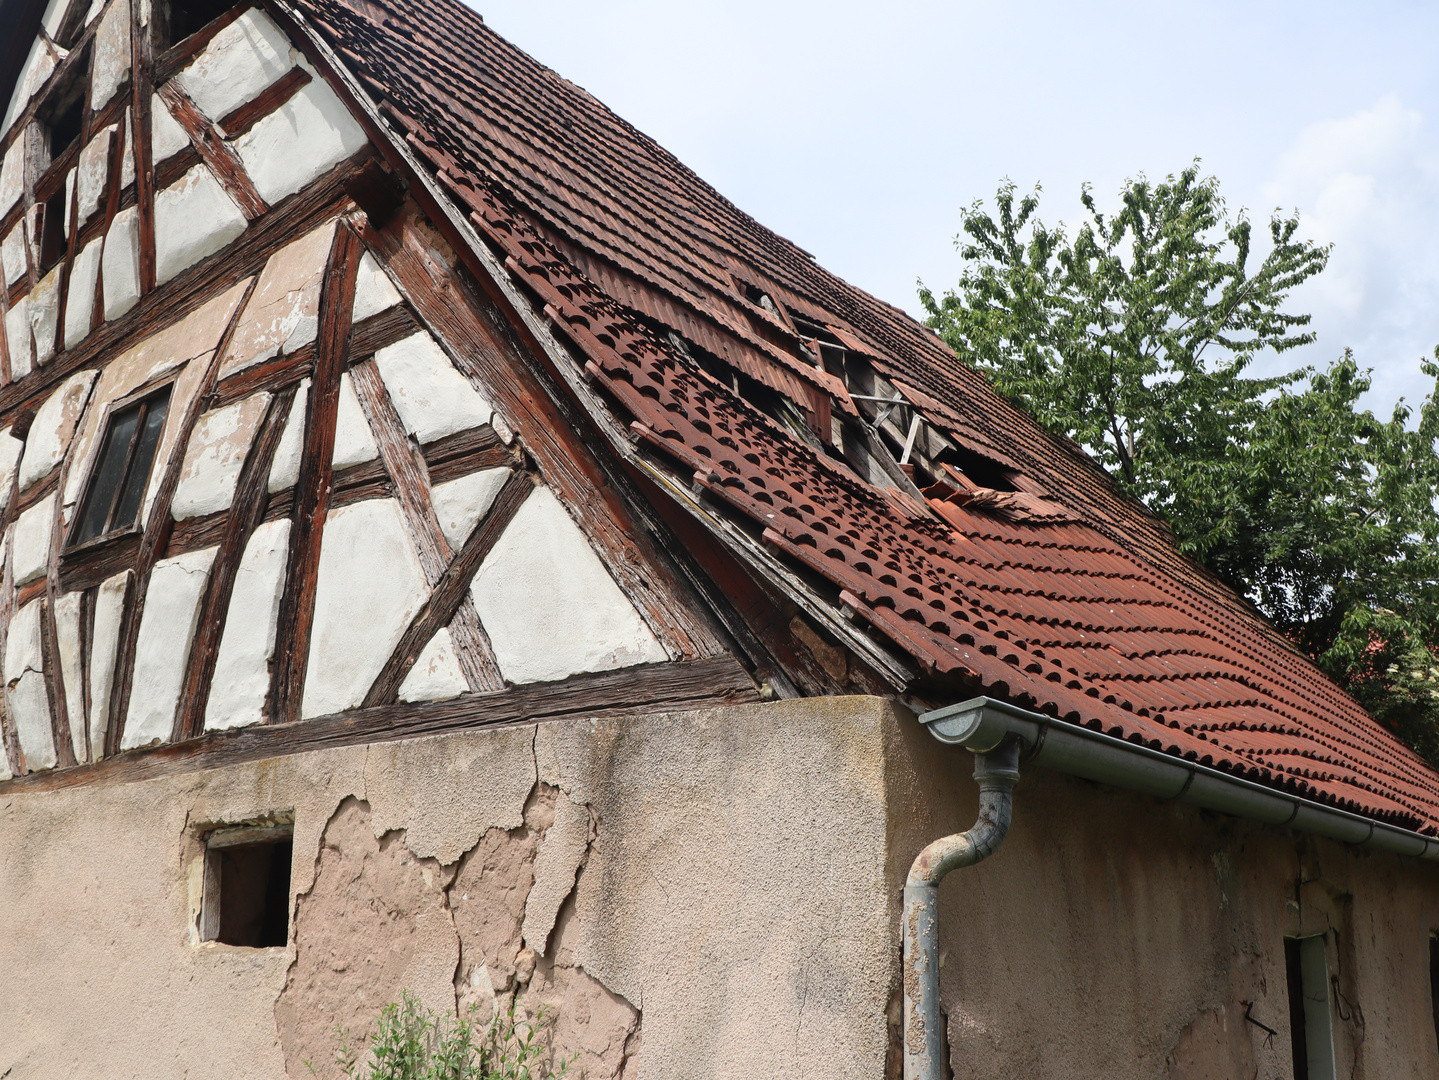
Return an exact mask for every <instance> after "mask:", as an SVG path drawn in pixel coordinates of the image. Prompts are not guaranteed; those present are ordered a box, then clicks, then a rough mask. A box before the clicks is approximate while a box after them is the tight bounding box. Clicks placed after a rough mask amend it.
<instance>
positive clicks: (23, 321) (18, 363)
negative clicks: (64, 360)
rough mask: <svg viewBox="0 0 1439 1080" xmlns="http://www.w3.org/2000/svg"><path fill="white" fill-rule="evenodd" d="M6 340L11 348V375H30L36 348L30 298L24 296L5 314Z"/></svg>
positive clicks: (18, 376) (21, 376) (19, 376)
mask: <svg viewBox="0 0 1439 1080" xmlns="http://www.w3.org/2000/svg"><path fill="white" fill-rule="evenodd" d="M5 340H6V342H7V343H8V344H9V346H10V374H11V375H12V376H13V377H14V378H17V379H19V378H23V377H24V376H26V375H29V374H30V372H31V371H32V370H33V368H34V366H35V347H34V343H33V342H32V341H31V340H30V298H29V297H28V296H22V297H21V298H20V299H19V301H18V302H17V303H16V304H15V305H14V306H13V307H11V308H10V310H9V311H7V312H6V313H5Z"/></svg>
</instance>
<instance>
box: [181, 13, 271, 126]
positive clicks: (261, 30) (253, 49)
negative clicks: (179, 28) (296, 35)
mask: <svg viewBox="0 0 1439 1080" xmlns="http://www.w3.org/2000/svg"><path fill="white" fill-rule="evenodd" d="M294 66H295V61H294V54H293V52H292V51H291V48H290V39H289V38H287V37H286V36H285V34H284V32H283V31H282V30H281V29H280V28H279V27H278V26H276V25H275V24H274V22H273V21H272V20H271V19H270V17H269V16H268V15H266V14H264V13H263V12H260V11H256V10H255V9H254V8H251V9H250V10H249V11H247V12H245V14H243V15H241V16H240V17H239V18H238V19H236V20H235V21H234V22H232V23H231V24H230V25H229V26H227V27H225V28H224V29H223V30H221V31H220V32H219V33H218V34H216V35H215V36H214V38H212V39H211V41H210V44H209V45H207V46H205V51H204V52H202V53H201V54H200V55H199V56H197V57H196V58H195V60H194V62H193V63H191V64H190V66H189V67H187V68H186V69H185V70H184V71H183V72H181V73H180V76H179V81H180V85H181V86H183V87H184V88H185V92H186V93H188V94H189V95H190V97H191V98H192V99H193V100H194V102H195V104H196V105H198V106H199V107H200V111H201V112H202V113H204V114H205V115H206V116H208V117H209V118H210V119H211V120H220V119H221V118H223V117H224V116H225V115H226V114H227V113H230V112H233V111H234V110H235V109H237V108H239V107H240V106H241V105H243V104H245V102H247V101H251V100H253V99H254V98H255V97H256V95H258V94H259V93H260V91H262V90H264V89H265V88H266V87H267V86H269V85H270V84H271V83H273V82H275V81H276V80H278V79H279V78H280V77H281V76H282V75H284V74H285V73H286V72H287V71H289V70H290V69H291V68H292V67H294Z"/></svg>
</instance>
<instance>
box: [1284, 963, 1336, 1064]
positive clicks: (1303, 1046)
mask: <svg viewBox="0 0 1439 1080" xmlns="http://www.w3.org/2000/svg"><path fill="white" fill-rule="evenodd" d="M1324 940H1325V939H1324V937H1323V936H1322V935H1321V936H1318V937H1306V938H1285V939H1284V969H1285V975H1286V976H1287V981H1288V983H1289V1038H1290V1050H1291V1053H1292V1055H1293V1061H1294V1080H1336V1078H1335V1074H1334V1029H1333V1019H1332V1013H1331V1011H1330V1007H1329V958H1328V954H1327V952H1326V950H1325V945H1324Z"/></svg>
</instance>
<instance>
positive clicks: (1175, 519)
mask: <svg viewBox="0 0 1439 1080" xmlns="http://www.w3.org/2000/svg"><path fill="white" fill-rule="evenodd" d="M1080 201H1081V204H1082V206H1083V210H1084V215H1083V218H1082V221H1081V224H1080V225H1079V227H1078V228H1077V229H1076V230H1075V231H1074V233H1073V236H1072V237H1071V236H1070V234H1069V233H1068V231H1067V230H1066V229H1065V227H1064V226H1062V225H1060V226H1056V227H1053V228H1051V227H1048V226H1046V225H1045V224H1044V223H1043V222H1042V221H1040V220H1039V218H1038V217H1037V216H1036V215H1037V211H1038V208H1039V195H1038V190H1037V189H1036V192H1034V193H1031V194H1027V195H1024V196H1023V197H1019V196H1018V195H1017V191H1016V189H1015V186H1014V185H1013V184H1010V183H1005V184H1004V185H1003V186H1001V187H1000V189H999V192H998V194H997V196H996V198H995V210H996V213H995V214H994V216H991V215H990V214H989V213H988V212H986V210H985V208H984V206H983V204H982V203H979V202H976V203H975V204H974V205H973V206H971V207H970V208H969V209H968V210H967V211H966V212H965V214H964V219H963V227H964V233H963V234H962V235H961V237H960V238H959V239H958V240H957V241H956V246H957V247H958V248H959V250H960V252H961V255H962V256H963V258H964V260H965V264H966V265H965V269H964V272H963V275H962V277H961V279H960V282H959V287H958V288H957V289H955V290H952V291H950V292H947V293H945V294H944V296H942V297H936V296H935V295H934V294H933V293H932V292H931V291H929V290H928V289H925V288H923V287H921V290H920V297H921V300H922V302H923V303H924V305H925V308H926V310H927V311H928V313H929V324H930V326H932V327H933V328H934V329H936V330H938V331H939V332H940V333H941V334H942V335H943V336H944V338H945V340H946V341H948V342H949V344H950V345H951V346H952V347H953V348H954V350H955V351H956V353H957V354H958V355H959V356H960V357H961V358H962V359H963V360H965V361H967V362H970V363H972V364H974V365H976V366H977V367H979V368H980V369H981V370H983V371H984V372H985V373H986V374H987V375H988V376H989V377H990V379H991V380H992V381H993V382H994V384H995V386H996V387H997V388H998V389H999V390H1000V391H1001V392H1002V393H1004V394H1005V395H1006V396H1008V397H1009V398H1010V399H1011V400H1013V401H1015V402H1016V403H1018V404H1020V405H1022V406H1024V407H1026V408H1027V409H1029V410H1030V411H1031V412H1032V413H1033V414H1034V415H1035V416H1036V417H1038V418H1039V420H1040V421H1041V422H1043V423H1044V424H1045V425H1047V426H1048V427H1049V428H1051V429H1052V430H1054V431H1056V432H1059V433H1061V434H1064V435H1067V436H1069V437H1071V438H1073V439H1075V440H1076V441H1077V442H1079V443H1080V444H1081V445H1083V446H1084V447H1085V448H1086V449H1088V450H1089V451H1090V453H1092V454H1093V455H1094V456H1095V457H1096V458H1097V459H1098V460H1099V461H1100V463H1101V464H1103V465H1104V466H1105V467H1106V468H1107V469H1108V470H1109V472H1110V474H1111V475H1112V476H1113V477H1114V479H1115V482H1116V483H1117V484H1118V486H1119V487H1120V488H1121V489H1123V490H1124V491H1126V492H1128V493H1129V494H1131V495H1133V496H1135V497H1136V498H1139V499H1141V500H1142V501H1143V502H1145V503H1146V504H1147V505H1148V506H1149V507H1150V508H1151V509H1152V510H1153V511H1154V512H1155V513H1157V514H1158V515H1160V516H1161V517H1163V518H1164V519H1165V520H1166V521H1167V522H1168V523H1169V524H1170V526H1171V528H1172V529H1173V531H1174V535H1175V538H1176V540H1177V541H1178V543H1179V545H1180V547H1181V549H1182V550H1184V551H1185V552H1186V553H1187V554H1189V555H1190V556H1192V557H1193V558H1194V559H1196V560H1197V561H1199V562H1200V563H1202V564H1203V565H1205V566H1207V567H1208V568H1209V569H1210V570H1212V571H1213V572H1214V573H1215V574H1217V575H1218V576H1219V577H1221V578H1222V579H1224V580H1225V581H1226V582H1228V583H1229V584H1230V585H1231V586H1233V587H1234V588H1235V590H1236V591H1238V592H1239V593H1240V594H1241V595H1243V596H1245V597H1247V598H1248V599H1249V600H1250V601H1251V602H1253V603H1254V604H1255V605H1256V606H1257V607H1258V608H1259V609H1260V610H1261V611H1263V612H1264V613H1265V614H1266V615H1267V616H1268V617H1269V618H1270V619H1271V620H1272V621H1273V622H1274V623H1275V624H1276V625H1277V626H1278V627H1279V628H1280V629H1281V630H1283V631H1284V632H1285V633H1287V634H1288V635H1289V636H1290V637H1291V639H1292V640H1293V641H1294V642H1295V644H1296V646H1298V647H1299V648H1301V649H1302V650H1304V651H1305V652H1307V653H1308V654H1309V655H1310V656H1312V657H1314V658H1315V659H1316V660H1318V661H1319V663H1320V664H1321V665H1322V666H1323V667H1324V668H1325V669H1326V670H1328V671H1329V672H1330V673H1331V674H1333V675H1334V676H1335V677H1336V678H1337V679H1338V680H1339V681H1340V682H1341V683H1342V684H1343V685H1345V686H1346V687H1347V688H1348V689H1349V690H1350V691H1351V692H1352V693H1353V694H1354V695H1355V696H1356V697H1357V698H1358V699H1359V701H1360V702H1361V703H1362V704H1363V705H1364V706H1365V707H1366V708H1368V709H1369V710H1370V712H1371V713H1372V714H1373V715H1375V716H1376V717H1378V718H1379V719H1380V720H1381V721H1383V722H1385V723H1387V724H1389V725H1390V726H1391V727H1392V728H1393V729H1394V730H1395V731H1396V732H1398V733H1399V734H1400V735H1401V736H1402V737H1403V738H1405V739H1406V740H1407V741H1408V742H1409V743H1410V744H1411V745H1413V746H1415V747H1416V749H1418V750H1420V752H1421V753H1424V754H1425V755H1426V756H1427V757H1429V758H1430V760H1432V761H1439V670H1436V669H1439V662H1436V660H1435V650H1436V647H1439V629H1436V626H1439V515H1436V513H1435V499H1436V496H1439V453H1436V445H1439V442H1436V440H1439V406H1436V403H1435V398H1434V396H1433V395H1431V396H1430V397H1429V398H1428V399H1427V400H1426V401H1425V402H1424V404H1423V405H1422V406H1421V407H1420V409H1419V411H1418V413H1417V415H1415V414H1413V413H1411V411H1410V410H1409V408H1408V407H1407V406H1406V405H1404V403H1403V402H1401V403H1400V404H1399V405H1398V406H1397V407H1396V408H1395V410H1394V412H1393V413H1392V415H1391V416H1390V417H1389V419H1387V420H1380V419H1378V418H1376V417H1375V416H1374V415H1373V414H1372V413H1371V412H1370V411H1368V410H1361V409H1360V408H1359V399H1360V397H1361V396H1362V395H1363V393H1364V392H1365V391H1367V390H1368V389H1369V385H1370V379H1369V373H1368V372H1367V371H1362V370H1360V369H1359V367H1358V365H1357V363H1356V362H1355V360H1354V357H1353V356H1352V355H1351V354H1350V353H1348V352H1347V351H1346V352H1345V354H1344V355H1343V356H1342V357H1341V358H1340V359H1339V360H1338V361H1336V362H1335V363H1334V364H1332V365H1331V366H1330V367H1329V368H1328V369H1327V370H1325V371H1323V372H1316V371H1314V370H1313V369H1312V368H1308V367H1299V368H1296V369H1293V370H1291V371H1288V372H1287V373H1284V374H1281V375H1276V376H1270V377H1255V376H1254V375H1252V374H1251V373H1250V369H1251V367H1252V365H1253V363H1254V360H1255V358H1256V357H1258V356H1260V355H1261V354H1265V353H1268V354H1271V355H1272V354H1281V353H1284V352H1287V351H1288V350H1290V349H1293V348H1295V347H1297V346H1300V345H1306V344H1309V343H1310V342H1312V341H1313V340H1314V335H1313V333H1312V332H1311V331H1310V330H1309V321H1310V320H1309V316H1308V315H1303V314H1295V313H1291V312H1288V311H1286V310H1285V304H1286V302H1287V300H1288V298H1289V293H1290V292H1291V291H1292V290H1293V289H1294V287H1295V286H1297V285H1299V284H1301V283H1302V282H1304V281H1306V280H1307V279H1309V278H1311V277H1313V276H1314V275H1315V274H1318V273H1320V272H1321V271H1322V270H1323V269H1324V266H1325V263H1326V261H1327V259H1328V256H1329V249H1328V248H1327V247H1322V246H1319V245H1315V244H1313V243H1310V242H1307V241H1304V240H1301V239H1299V238H1298V237H1297V233H1298V228H1299V221H1298V218H1297V217H1292V216H1291V217H1283V216H1278V215H1276V216H1275V217H1273V218H1272V219H1271V220H1270V221H1269V223H1268V237H1267V243H1266V244H1265V245H1264V247H1265V249H1266V250H1265V252H1264V254H1263V257H1262V258H1259V257H1257V255H1256V253H1255V250H1254V236H1253V226H1252V224H1251V222H1250V221H1249V220H1248V218H1247V216H1246V215H1245V214H1244V213H1242V212H1241V213H1240V214H1239V215H1237V216H1235V217H1231V216H1230V215H1229V213H1228V212H1227V210H1226V208H1225V205H1224V202H1223V200H1222V198H1221V197H1220V195H1219V186H1218V182H1217V181H1216V180H1215V179H1213V178H1212V177H1202V176H1201V175H1200V172H1199V168H1198V164H1197V163H1196V164H1195V165H1193V166H1191V167H1190V168H1188V169H1186V170H1184V171H1183V172H1182V173H1180V174H1179V175H1178V176H1169V177H1166V178H1165V180H1164V181H1163V182H1161V183H1151V182H1150V181H1149V180H1147V179H1145V178H1143V177H1141V178H1139V179H1138V180H1133V181H1129V182H1127V183H1126V184H1125V185H1124V188H1123V190H1122V191H1121V193H1120V206H1121V208H1120V210H1119V211H1118V213H1116V214H1113V215H1106V214H1104V213H1101V212H1100V211H1099V210H1098V208H1097V207H1096V205H1095V202H1094V198H1093V195H1092V193H1091V191H1090V189H1089V187H1088V186H1087V185H1086V186H1085V187H1084V188H1082V189H1081V194H1080ZM1436 358H1439V351H1436ZM1422 366H1423V369H1424V371H1425V373H1426V374H1427V375H1428V376H1430V377H1431V378H1435V379H1436V380H1439V365H1436V364H1434V363H1428V362H1424V363H1423V365H1422Z"/></svg>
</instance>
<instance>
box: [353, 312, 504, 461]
mask: <svg viewBox="0 0 1439 1080" xmlns="http://www.w3.org/2000/svg"><path fill="white" fill-rule="evenodd" d="M375 366H376V367H378V368H379V369H380V376H381V377H382V378H383V379H384V381H385V388H386V389H387V390H389V392H390V397H391V399H392V400H393V401H394V403H395V411H396V412H398V413H399V414H400V419H401V420H403V421H404V423H405V430H406V431H408V432H409V433H410V434H411V435H413V436H414V437H415V438H416V439H418V440H419V441H420V442H422V443H427V442H432V441H434V440H435V439H442V438H444V437H445V436H446V435H453V434H455V432H457V431H468V430H470V429H471V428H477V427H480V426H481V425H482V424H488V423H489V422H490V417H491V416H493V415H494V409H492V408H491V407H490V403H489V402H488V401H486V400H485V399H484V398H483V397H481V396H480V394H479V393H478V392H477V391H476V390H475V388H474V387H473V386H471V385H470V381H469V380H468V379H466V378H465V377H464V376H463V375H461V374H460V373H459V372H458V371H456V370H455V366H454V365H453V364H451V363H450V359H449V357H447V356H446V355H445V351H444V350H443V349H441V348H440V346H439V345H438V344H437V343H436V342H435V339H434V338H432V337H430V335H429V334H427V333H425V331H423V330H421V331H419V332H418V333H414V334H411V335H410V336H409V337H407V338H405V339H404V340H403V341H397V342H396V343H395V344H393V345H390V346H387V347H386V348H383V349H381V350H380V351H379V352H377V353H376V354H375Z"/></svg>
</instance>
